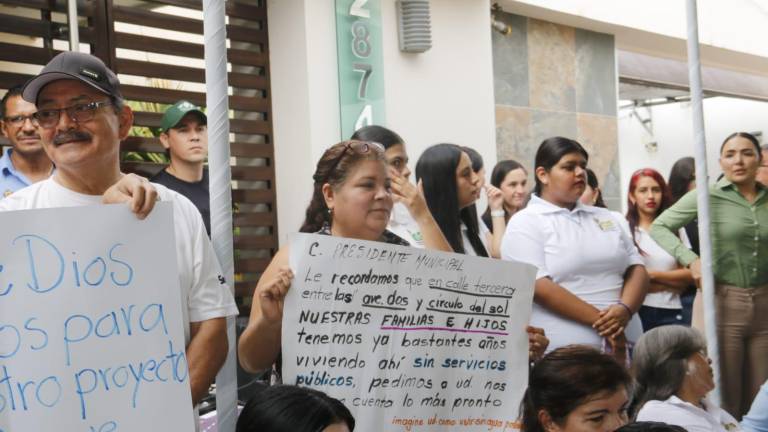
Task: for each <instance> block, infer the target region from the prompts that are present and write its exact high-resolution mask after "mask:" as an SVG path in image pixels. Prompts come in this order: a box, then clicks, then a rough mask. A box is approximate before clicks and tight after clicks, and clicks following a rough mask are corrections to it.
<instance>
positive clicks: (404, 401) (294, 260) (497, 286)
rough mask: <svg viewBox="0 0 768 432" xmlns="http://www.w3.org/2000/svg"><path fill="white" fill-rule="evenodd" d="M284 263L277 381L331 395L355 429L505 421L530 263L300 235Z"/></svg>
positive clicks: (523, 351) (519, 383)
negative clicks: (287, 272)
mask: <svg viewBox="0 0 768 432" xmlns="http://www.w3.org/2000/svg"><path fill="white" fill-rule="evenodd" d="M290 263H291V268H292V269H293V271H294V274H295V279H294V281H293V284H292V285H291V289H290V290H289V292H288V296H287V297H286V300H285V305H284V316H283V326H282V329H283V334H282V344H283V347H282V349H283V364H282V367H283V381H284V382H285V383H286V384H298V385H301V386H308V387H312V388H315V389H318V390H321V391H324V392H326V393H328V394H329V395H331V396H333V397H336V398H338V399H341V400H342V402H344V404H345V405H346V406H347V407H348V408H349V409H350V410H351V411H352V413H353V415H354V416H355V419H356V422H357V426H356V427H355V429H358V428H359V429H360V430H363V431H437V430H441V431H442V430H456V431H504V430H507V431H508V430H513V429H516V428H517V426H518V424H517V422H516V420H517V417H518V411H519V404H520V401H521V399H522V396H523V393H524V391H525V388H526V386H527V382H528V337H527V334H526V330H525V329H526V326H527V324H528V320H529V318H530V313H531V303H532V301H533V283H534V279H535V274H536V270H535V268H534V267H532V266H529V265H526V264H518V263H510V262H505V261H499V260H490V259H485V258H477V257H472V256H467V255H458V254H449V253H443V252H434V251H427V250H423V249H413V248H406V247H402V246H394V245H389V244H385V243H378V242H366V241H360V240H353V239H345V238H339V237H331V236H322V235H308V234H299V235H297V236H296V237H295V238H293V240H292V242H291V245H290Z"/></svg>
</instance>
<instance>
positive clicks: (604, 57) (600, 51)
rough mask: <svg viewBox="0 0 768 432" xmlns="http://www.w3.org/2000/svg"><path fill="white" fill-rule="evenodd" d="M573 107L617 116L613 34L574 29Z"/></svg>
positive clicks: (578, 109)
mask: <svg viewBox="0 0 768 432" xmlns="http://www.w3.org/2000/svg"><path fill="white" fill-rule="evenodd" d="M575 35H576V38H575V41H576V70H575V72H576V86H575V88H576V110H577V111H579V112H584V113H592V114H603V115H613V116H615V115H616V104H617V98H616V97H617V96H616V66H615V65H616V55H615V47H614V38H613V36H612V35H609V34H604V33H596V32H592V31H587V30H581V29H576V31H575Z"/></svg>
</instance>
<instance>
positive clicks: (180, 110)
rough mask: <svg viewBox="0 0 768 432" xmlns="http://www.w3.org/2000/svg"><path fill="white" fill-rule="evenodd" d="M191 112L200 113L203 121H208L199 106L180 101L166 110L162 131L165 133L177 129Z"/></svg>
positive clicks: (161, 124)
mask: <svg viewBox="0 0 768 432" xmlns="http://www.w3.org/2000/svg"><path fill="white" fill-rule="evenodd" d="M190 112H195V113H198V114H200V117H201V118H202V119H203V120H206V121H207V120H208V118H207V117H206V116H205V113H204V112H203V110H202V109H200V107H199V106H197V105H195V104H193V103H192V102H190V101H186V100H180V101H178V102H176V103H175V104H173V105H172V106H170V107H169V108H168V109H167V110H165V114H163V119H162V120H161V121H160V129H162V131H163V132H168V129H171V128H173V127H175V126H176V125H177V124H178V123H179V121H181V119H182V118H183V117H184V116H185V115H187V113H190Z"/></svg>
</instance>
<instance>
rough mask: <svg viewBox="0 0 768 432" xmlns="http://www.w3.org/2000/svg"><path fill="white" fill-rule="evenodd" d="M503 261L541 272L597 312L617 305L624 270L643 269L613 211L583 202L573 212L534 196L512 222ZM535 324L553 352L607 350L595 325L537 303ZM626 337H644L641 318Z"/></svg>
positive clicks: (540, 275) (503, 247) (634, 321)
mask: <svg viewBox="0 0 768 432" xmlns="http://www.w3.org/2000/svg"><path fill="white" fill-rule="evenodd" d="M501 258H502V259H505V260H511V261H520V262H524V263H528V264H532V265H535V266H536V267H537V268H538V269H539V271H538V273H537V276H536V277H537V279H539V278H543V277H549V278H551V279H552V281H554V282H555V283H557V284H559V285H560V286H562V287H563V288H565V289H567V290H568V291H570V292H572V293H573V294H575V295H576V296H578V297H579V298H580V299H582V300H584V301H585V302H587V303H589V304H591V305H593V306H595V307H596V308H598V309H604V308H606V307H608V306H610V305H614V304H616V303H618V302H619V299H620V298H621V291H622V289H623V287H624V273H625V271H626V270H627V268H628V267H630V266H632V265H637V264H639V265H642V264H643V259H642V258H641V257H640V254H639V253H638V252H637V248H635V245H634V244H633V243H632V239H630V238H629V237H628V236H627V234H626V233H625V232H624V231H623V230H622V229H621V227H620V224H619V222H618V221H617V220H616V217H615V216H614V215H613V214H612V212H611V211H609V210H607V209H603V208H598V207H592V206H585V205H583V204H581V203H579V202H577V203H576V207H574V209H573V210H568V209H565V208H562V207H558V206H556V205H554V204H552V203H549V202H547V201H545V200H543V199H541V198H539V197H538V196H535V195H533V196H532V197H531V200H530V202H529V203H528V206H527V207H526V208H525V209H523V210H521V211H519V212H518V213H516V214H515V215H514V216H512V218H511V219H510V220H509V223H508V224H507V230H506V231H505V233H504V238H503V240H502V243H501ZM531 325H533V326H536V327H542V328H543V329H544V330H545V331H546V332H547V337H548V338H549V340H550V344H549V348H548V350H550V351H551V350H553V349H555V348H558V347H561V346H564V345H568V344H574V343H578V344H586V345H592V346H594V347H596V348H598V349H600V348H602V347H603V339H602V338H601V337H600V336H599V335H598V334H597V332H596V331H595V330H594V329H593V328H591V327H590V326H587V325H584V324H580V323H577V322H575V321H572V320H570V319H567V318H564V317H562V316H560V315H558V314H556V313H554V312H551V311H550V310H548V309H546V308H544V307H542V306H539V305H538V304H536V303H534V304H533V314H532V315H531ZM625 334H626V336H627V339H628V340H629V341H630V342H634V341H636V340H637V338H639V337H640V335H641V334H642V325H641V324H640V319H639V318H638V317H637V315H634V316H633V317H632V319H631V320H630V322H629V324H628V325H627V330H626V332H625Z"/></svg>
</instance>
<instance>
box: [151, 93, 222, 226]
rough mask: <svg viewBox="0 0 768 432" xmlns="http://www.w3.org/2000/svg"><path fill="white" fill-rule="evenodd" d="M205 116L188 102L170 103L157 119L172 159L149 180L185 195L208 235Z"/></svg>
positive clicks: (206, 134)
mask: <svg viewBox="0 0 768 432" xmlns="http://www.w3.org/2000/svg"><path fill="white" fill-rule="evenodd" d="M207 120H208V119H207V117H206V116H205V114H204V113H203V111H202V110H201V109H200V107H198V106H195V105H194V104H192V103H191V102H189V101H185V100H180V101H178V102H176V103H175V104H173V105H171V106H170V107H169V108H168V109H167V110H165V114H163V118H162V120H161V121H160V128H161V130H162V132H161V133H160V142H161V143H162V144H163V147H165V150H166V151H167V152H168V155H169V156H170V158H171V163H170V165H168V166H167V167H166V168H165V169H163V170H162V171H160V172H159V173H157V174H156V175H155V176H154V177H152V178H151V179H150V181H151V182H152V183H160V184H161V185H163V186H165V187H167V188H168V189H171V190H175V191H176V192H178V193H180V194H182V195H184V196H185V197H187V198H189V200H190V201H192V204H194V205H195V207H197V209H198V210H200V214H201V215H202V216H203V222H204V223H205V231H206V232H207V233H208V235H209V236H210V235H211V204H210V202H211V198H210V194H209V192H208V170H207V169H206V168H205V160H206V159H207V157H208V129H207Z"/></svg>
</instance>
